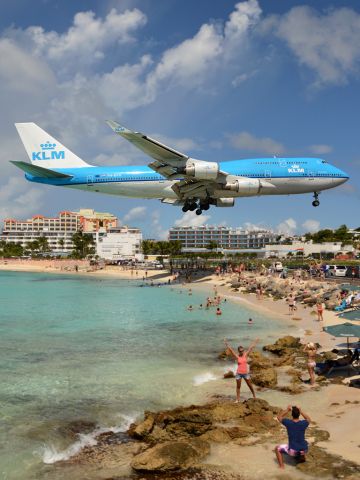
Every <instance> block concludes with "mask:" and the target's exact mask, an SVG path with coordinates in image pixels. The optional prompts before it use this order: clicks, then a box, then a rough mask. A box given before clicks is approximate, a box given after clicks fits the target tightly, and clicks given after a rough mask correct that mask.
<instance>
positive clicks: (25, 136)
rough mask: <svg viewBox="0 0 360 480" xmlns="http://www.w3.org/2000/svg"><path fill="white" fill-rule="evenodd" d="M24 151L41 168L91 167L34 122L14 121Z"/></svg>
mask: <svg viewBox="0 0 360 480" xmlns="http://www.w3.org/2000/svg"><path fill="white" fill-rule="evenodd" d="M15 127H16V129H17V131H18V134H19V135H20V138H21V141H22V142H23V144H24V147H25V150H26V153H27V154H28V156H29V159H30V161H31V163H32V164H33V165H36V166H39V167H43V168H49V169H52V168H81V167H91V166H92V165H89V164H88V163H86V162H84V161H83V160H81V158H80V157H78V156H77V155H75V153H73V152H72V151H71V150H69V149H68V148H66V147H65V146H64V145H62V144H61V143H60V142H58V141H57V140H56V139H55V138H54V137H52V136H51V135H49V134H48V133H46V132H45V131H44V130H43V129H42V128H40V127H39V126H38V125H36V123H32V122H30V123H15Z"/></svg>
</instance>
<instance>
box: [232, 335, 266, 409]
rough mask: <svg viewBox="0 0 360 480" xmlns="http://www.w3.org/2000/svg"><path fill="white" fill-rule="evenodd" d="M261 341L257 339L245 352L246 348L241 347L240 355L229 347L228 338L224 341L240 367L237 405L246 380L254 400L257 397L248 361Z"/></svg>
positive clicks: (237, 374)
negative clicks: (242, 382) (243, 381)
mask: <svg viewBox="0 0 360 480" xmlns="http://www.w3.org/2000/svg"><path fill="white" fill-rule="evenodd" d="M258 341H259V339H258V338H257V339H256V340H255V341H254V342H253V343H252V344H251V345H250V346H249V348H248V349H247V350H246V351H245V349H244V347H242V346H241V345H240V346H239V347H238V353H236V352H235V350H234V349H233V348H232V347H231V346H230V345H229V343H228V342H227V340H226V338H225V339H224V343H225V346H226V348H228V349H229V350H230V352H231V354H232V356H233V357H234V358H235V360H236V361H237V364H238V367H237V370H236V375H235V379H236V401H235V403H239V402H240V388H241V380H242V379H244V380H245V382H246V383H247V386H248V387H249V388H250V391H251V393H252V395H253V397H254V398H256V395H255V390H254V387H253V384H252V381H251V379H250V373H249V365H248V361H247V357H248V355H249V354H250V353H251V351H252V350H253V348H254V347H255V345H256V344H257V342H258Z"/></svg>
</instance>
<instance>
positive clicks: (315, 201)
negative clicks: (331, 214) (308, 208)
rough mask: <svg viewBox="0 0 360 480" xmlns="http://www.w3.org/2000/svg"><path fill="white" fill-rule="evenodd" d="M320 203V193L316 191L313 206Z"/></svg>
mask: <svg viewBox="0 0 360 480" xmlns="http://www.w3.org/2000/svg"><path fill="white" fill-rule="evenodd" d="M319 205H320V202H319V194H318V193H317V192H314V201H313V202H312V206H313V207H318V206H319Z"/></svg>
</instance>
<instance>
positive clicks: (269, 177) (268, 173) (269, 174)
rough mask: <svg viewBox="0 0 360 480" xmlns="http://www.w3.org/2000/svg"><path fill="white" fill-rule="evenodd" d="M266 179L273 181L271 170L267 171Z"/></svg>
mask: <svg viewBox="0 0 360 480" xmlns="http://www.w3.org/2000/svg"><path fill="white" fill-rule="evenodd" d="M265 178H267V179H268V180H271V170H265Z"/></svg>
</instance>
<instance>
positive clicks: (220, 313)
mask: <svg viewBox="0 0 360 480" xmlns="http://www.w3.org/2000/svg"><path fill="white" fill-rule="evenodd" d="M216 315H222V311H221V309H220V307H217V309H216Z"/></svg>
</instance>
